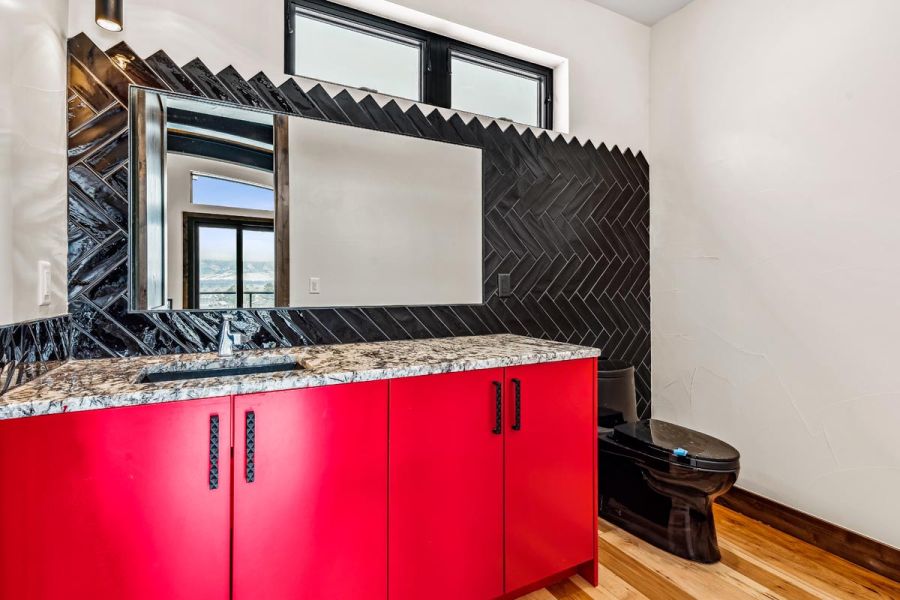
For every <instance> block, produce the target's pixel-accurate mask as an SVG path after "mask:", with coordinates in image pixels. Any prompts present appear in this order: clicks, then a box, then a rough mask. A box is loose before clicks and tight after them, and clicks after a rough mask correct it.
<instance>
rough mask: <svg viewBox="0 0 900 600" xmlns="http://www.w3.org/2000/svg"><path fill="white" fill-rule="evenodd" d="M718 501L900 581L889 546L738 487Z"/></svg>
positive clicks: (897, 555) (898, 557)
mask: <svg viewBox="0 0 900 600" xmlns="http://www.w3.org/2000/svg"><path fill="white" fill-rule="evenodd" d="M717 502H719V503H720V504H721V505H722V506H725V507H727V508H730V509H731V510H734V511H736V512H739V513H742V514H744V515H747V516H748V517H750V518H751V519H756V520H757V521H760V522H762V523H765V524H766V525H769V526H770V527H774V528H775V529H778V530H779V531H783V532H785V533H788V534H790V535H792V536H794V537H796V538H799V539H801V540H803V541H804V542H807V543H809V544H812V545H813V546H817V547H819V548H821V549H822V550H826V551H828V552H830V553H832V554H834V555H836V556H840V557H841V558H843V559H845V560H848V561H850V562H852V563H855V564H857V565H859V566H861V567H864V568H866V569H869V570H870V571H874V572H875V573H878V574H879V575H884V576H885V577H887V578H889V579H893V580H894V581H900V550H897V549H895V548H892V547H891V546H888V545H886V544H882V543H881V542H877V541H875V540H873V539H871V538H867V537H865V536H863V535H860V534H858V533H854V532H853V531H849V530H847V529H844V528H843V527H839V526H837V525H834V524H832V523H829V522H827V521H823V520H822V519H819V518H816V517H813V516H811V515H808V514H806V513H803V512H800V511H799V510H796V509H794V508H790V507H789V506H785V505H783V504H779V503H778V502H775V501H774V500H769V499H768V498H763V497H762V496H759V495H757V494H754V493H753V492H748V491H747V490H742V489H740V488H731V490H730V491H729V492H728V493H727V494H725V495H724V496H720V497H719V498H718V500H717Z"/></svg>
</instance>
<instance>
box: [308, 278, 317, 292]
mask: <svg viewBox="0 0 900 600" xmlns="http://www.w3.org/2000/svg"><path fill="white" fill-rule="evenodd" d="M309 293H310V294H318V293H319V278H318V277H310V278H309Z"/></svg>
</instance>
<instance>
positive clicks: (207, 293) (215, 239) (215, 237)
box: [197, 226, 237, 308]
mask: <svg viewBox="0 0 900 600" xmlns="http://www.w3.org/2000/svg"><path fill="white" fill-rule="evenodd" d="M197 229H198V231H197V238H198V239H197V254H198V256H197V260H198V267H199V268H198V271H199V276H200V281H198V282H197V283H198V288H197V289H198V291H199V305H198V306H197V308H236V307H237V230H235V229H230V228H225V227H202V226H201V227H198V228H197Z"/></svg>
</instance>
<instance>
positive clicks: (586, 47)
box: [69, 0, 650, 152]
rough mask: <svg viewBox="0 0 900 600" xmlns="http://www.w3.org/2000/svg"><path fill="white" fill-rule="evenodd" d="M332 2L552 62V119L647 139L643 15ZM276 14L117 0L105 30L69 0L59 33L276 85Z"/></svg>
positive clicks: (377, 0) (591, 135)
mask: <svg viewBox="0 0 900 600" xmlns="http://www.w3.org/2000/svg"><path fill="white" fill-rule="evenodd" d="M342 3H343V4H347V5H350V6H354V7H357V8H361V9H363V10H367V11H368V12H372V13H375V14H380V15H385V16H388V17H390V18H394V19H395V20H401V21H405V22H408V23H410V24H412V25H416V26H420V27H423V28H425V29H431V30H434V31H438V32H440V33H445V34H450V35H454V36H457V37H459V38H464V39H463V41H473V42H475V43H480V44H482V45H486V46H489V47H492V48H494V49H498V50H501V51H508V52H515V53H518V54H520V55H522V56H523V57H525V58H529V59H531V60H533V61H536V62H542V63H543V64H546V65H547V66H553V67H556V69H555V72H556V77H555V80H556V86H557V93H558V96H557V114H556V116H555V125H556V129H558V130H561V131H564V132H571V133H572V134H573V135H577V136H578V137H579V139H581V140H582V141H585V140H586V139H593V140H595V141H598V142H600V141H602V142H606V143H607V144H608V145H610V146H611V145H614V144H615V145H619V146H620V147H622V148H625V147H630V148H632V149H633V150H634V151H635V152H636V151H638V150H646V149H647V140H648V126H647V105H648V77H649V75H648V73H649V66H648V60H649V42H650V33H649V32H650V29H649V28H648V27H646V26H644V25H641V24H639V23H637V22H635V21H632V20H630V19H627V18H626V17H623V16H620V15H618V14H616V13H613V12H611V11H608V10H606V9H605V8H601V7H599V6H596V5H594V4H591V3H589V2H586V1H585V0H553V1H552V2H548V1H547V0H491V1H490V2H484V1H482V0H455V1H452V2H450V1H447V0H402V1H401V2H399V3H390V2H386V1H384V0H342ZM283 15H284V2H283V0H263V1H259V2H247V1H245V0H220V1H219V2H216V3H214V5H213V6H210V4H209V3H208V2H197V1H187V2H186V1H184V0H127V1H126V2H125V29H124V31H123V32H121V33H110V32H106V31H104V30H101V29H100V28H99V27H97V26H96V25H95V23H94V2H93V0H71V2H70V7H69V35H75V34H77V33H79V32H82V31H84V32H86V33H87V34H88V35H90V37H91V38H92V39H94V40H95V41H96V42H97V43H98V44H99V45H100V46H101V48H104V49H105V48H108V47H109V46H111V45H113V44H115V43H116V42H118V41H121V40H125V41H126V42H128V44H129V45H131V46H132V48H133V49H134V50H135V51H136V52H137V53H138V54H139V55H140V56H147V55H149V54H152V53H153V52H155V51H157V50H159V49H160V48H162V49H164V50H165V51H166V52H167V53H168V54H169V55H170V56H171V57H172V58H173V59H174V60H175V62H176V63H178V64H184V63H186V62H187V61H189V60H191V59H193V58H195V57H198V56H199V57H200V58H201V59H202V60H203V61H204V62H205V63H206V64H207V65H208V66H209V67H210V68H211V69H212V70H213V71H214V72H218V71H219V70H220V69H222V68H223V67H225V66H227V65H229V64H233V65H234V66H235V68H236V69H237V70H238V71H239V72H240V73H241V74H242V75H244V76H245V77H251V76H253V75H255V74H256V73H257V72H259V71H264V72H265V73H266V74H267V75H268V76H269V78H270V79H272V80H273V81H274V82H275V84H276V85H278V84H280V83H281V82H282V81H283V80H284V78H285V76H284V75H283V73H284V39H283V38H284V22H283V19H284V16H283ZM485 34H487V35H485ZM491 36H496V37H491ZM465 38H468V39H465ZM510 42H513V44H510ZM516 44H518V46H517V45H516ZM301 85H302V86H303V87H304V88H309V87H312V84H311V83H310V82H302V83H301ZM362 95H364V94H361V95H360V97H361V96H362Z"/></svg>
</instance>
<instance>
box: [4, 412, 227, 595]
mask: <svg viewBox="0 0 900 600" xmlns="http://www.w3.org/2000/svg"><path fill="white" fill-rule="evenodd" d="M216 421H217V422H216ZM230 431H231V399H230V398H211V399H208V400H193V401H189V402H173V403H167V404H154V405H149V406H134V407H127V408H109V409H103V410H95V411H89V412H78V413H72V414H58V415H49V416H41V417H28V418H21V419H13V420H7V421H0V598H4V599H6V598H8V599H10V600H12V599H16V600H56V599H59V598H65V599H67V600H82V599H83V600H88V599H90V600H97V599H107V598H128V599H129V600H144V599H146V600H151V599H152V600H158V599H159V598H169V599H184V600H206V599H209V600H221V599H223V598H228V590H229V581H230V573H229V523H230V519H231V463H230V456H229V454H230V452H229V450H230V448H229V447H230V439H229V436H230ZM211 459H212V460H211ZM216 463H217V467H218V468H217V471H218V477H217V478H216V477H215V472H213V473H212V475H213V478H212V481H211V478H210V476H211V468H212V467H214V466H216ZM211 488H213V489H211Z"/></svg>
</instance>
